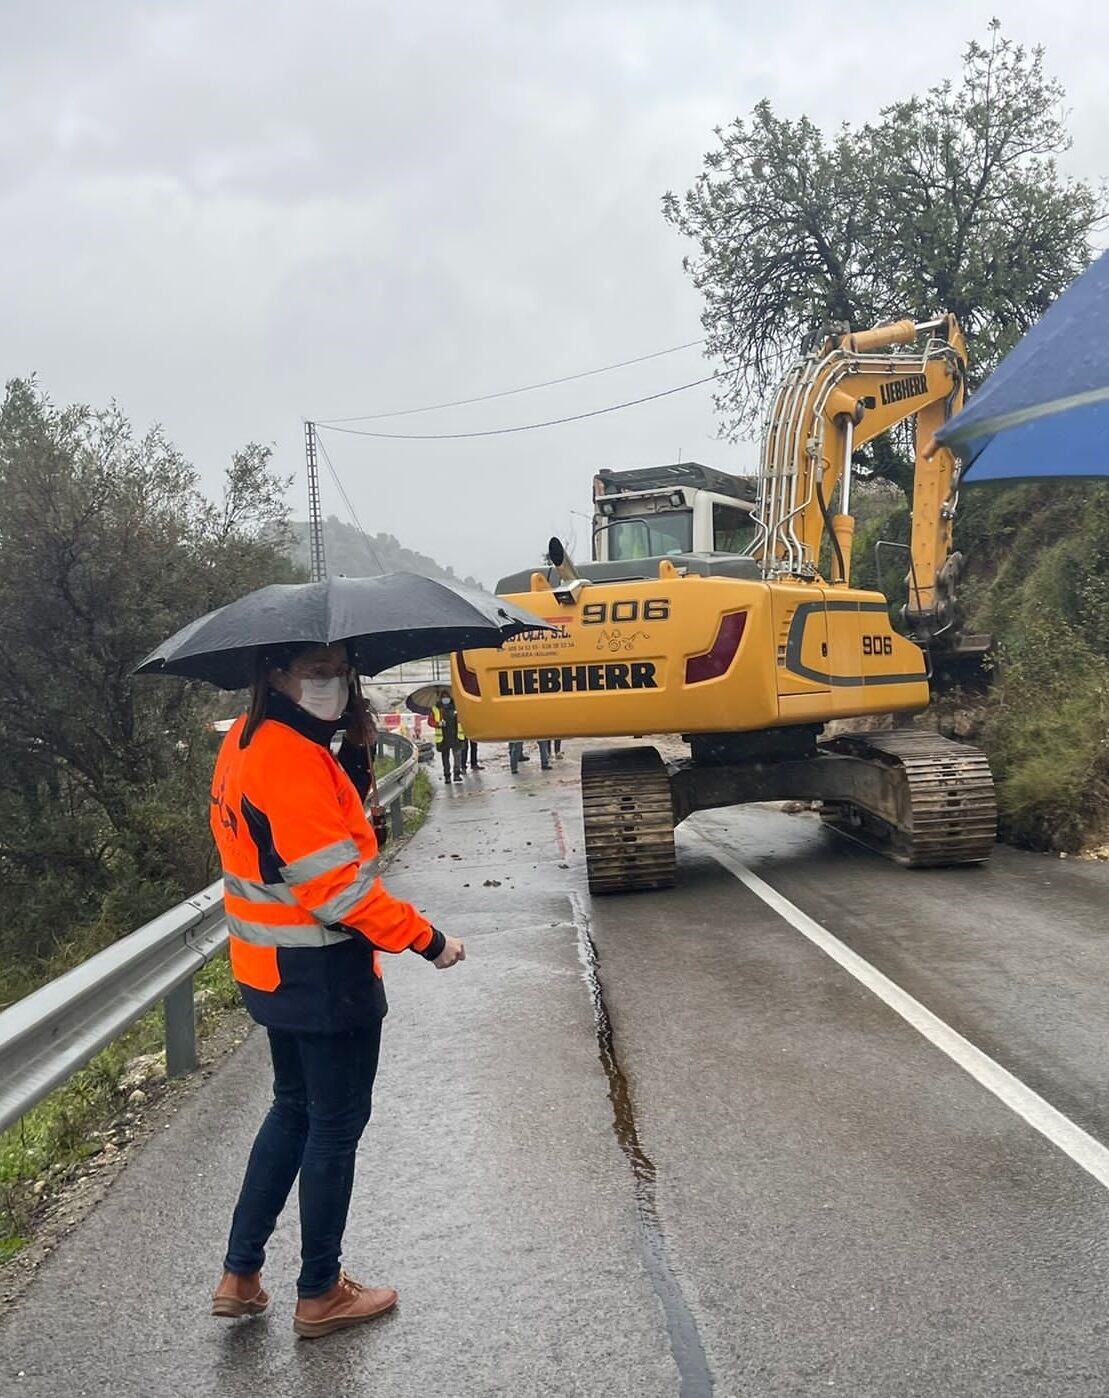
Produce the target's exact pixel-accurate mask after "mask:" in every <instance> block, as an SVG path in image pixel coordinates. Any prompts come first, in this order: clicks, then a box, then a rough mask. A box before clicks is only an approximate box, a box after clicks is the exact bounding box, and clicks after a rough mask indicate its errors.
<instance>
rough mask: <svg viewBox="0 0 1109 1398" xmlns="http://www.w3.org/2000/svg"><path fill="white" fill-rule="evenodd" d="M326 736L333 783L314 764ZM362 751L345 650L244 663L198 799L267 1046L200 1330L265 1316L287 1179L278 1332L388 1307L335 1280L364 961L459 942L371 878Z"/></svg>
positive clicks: (370, 1045)
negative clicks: (292, 1239)
mask: <svg viewBox="0 0 1109 1398" xmlns="http://www.w3.org/2000/svg"><path fill="white" fill-rule="evenodd" d="M340 728H345V729H346V738H345V741H344V745H343V748H342V749H341V751H340V758H341V760H342V764H343V765H342V766H341V765H340V763H339V762H337V761H336V760H335V758H334V757H333V756H332V754H331V747H330V744H331V740H332V738H333V737H334V735H335V734H336V733H337V732H338V731H339V729H340ZM369 735H370V717H369V713H368V710H367V708H366V705H365V702H364V700H363V699H362V696H361V693H360V691H359V688H358V679H357V676H356V675H355V673H354V671H353V669H352V667H351V665H350V663H349V660H348V656H347V651H346V647H345V645H343V644H342V643H338V644H336V645H332V646H309V647H305V646H299V647H298V646H288V647H281V648H274V649H272V650H270V651H267V652H264V653H262V654H260V655H259V656H258V661H257V668H256V677H255V682H254V688H253V692H252V695H251V704H250V710H249V713H247V714H244V715H243V716H242V717H241V718H240V719H239V720H238V721H237V722H236V724H235V725H234V727H233V728H232V729H231V731H230V732H229V733H228V734H227V736H226V738H225V739H224V742H223V746H222V748H221V750H220V754H219V758H218V760H217V762H216V770H215V776H214V778H213V785H212V806H211V823H212V832H213V834H214V836H215V840H216V845H217V847H218V849H219V854H220V859H221V862H222V864H223V880H224V902H225V905H226V909H227V920H228V928H229V931H230V933H231V936H230V950H231V969H232V973H233V975H234V977H235V980H236V981H237V982H238V984H239V988H240V990H241V992H242V996H243V1000H244V1002H245V1004H246V1007H247V1009H248V1010H249V1012H250V1014H251V1015H252V1016H253V1018H254V1019H255V1020H257V1021H258V1023H259V1024H261V1025H263V1026H264V1027H265V1028H266V1030H267V1033H268V1035H269V1043H270V1053H271V1056H272V1059H273V1074H274V1087H273V1092H274V1098H273V1105H272V1106H271V1107H270V1110H269V1114H268V1115H267V1117H266V1119H265V1121H264V1122H263V1123H262V1127H261V1129H260V1130H259V1132H258V1135H257V1138H256V1139H255V1142H254V1146H253V1149H252V1150H251V1153H250V1159H249V1161H248V1163H247V1167H246V1176H245V1178H244V1180H243V1184H242V1189H241V1191H240V1194H239V1201H238V1204H237V1205H236V1208H235V1213H234V1217H233V1219H232V1223H231V1236H230V1240H229V1242H228V1247H227V1256H226V1259H225V1261H224V1274H223V1278H222V1280H221V1281H220V1284H219V1286H218V1287H217V1288H216V1292H215V1295H214V1296H213V1298H212V1313H213V1315H220V1316H244V1315H258V1314H261V1312H262V1311H264V1310H265V1309H266V1307H267V1306H268V1304H269V1296H268V1295H267V1293H266V1292H265V1291H264V1290H263V1289H262V1282H261V1269H262V1263H263V1261H264V1259H265V1246H266V1243H267V1241H268V1239H269V1237H270V1234H271V1233H272V1232H273V1229H274V1226H275V1224H276V1222H277V1218H278V1215H279V1214H280V1213H281V1210H282V1209H283V1208H284V1205H285V1201H286V1199H287V1198H288V1195H289V1191H290V1190H291V1188H292V1185H293V1181H294V1180H295V1179H296V1178H297V1175H298V1174H299V1176H300V1186H299V1198H300V1224H301V1270H300V1276H299V1278H298V1281H297V1295H298V1300H297V1306H296V1313H295V1316H294V1320H293V1329H294V1330H295V1331H296V1332H297V1334H298V1335H302V1336H306V1337H310V1336H318V1335H326V1334H329V1333H330V1332H331V1331H333V1330H338V1329H341V1328H343V1327H345V1326H348V1325H356V1324H359V1323H360V1322H362V1321H366V1320H370V1319H372V1318H373V1317H374V1316H377V1315H381V1314H383V1313H384V1312H385V1311H388V1310H391V1309H392V1307H393V1306H394V1305H395V1304H396V1301H397V1293H396V1292H395V1291H394V1290H392V1289H391V1288H388V1287H366V1286H361V1285H360V1284H359V1283H358V1282H356V1281H353V1280H352V1279H351V1278H350V1277H348V1276H347V1275H346V1274H345V1273H344V1272H342V1271H341V1270H340V1267H339V1257H340V1253H341V1248H342V1239H343V1230H344V1228H345V1226H346V1219H347V1211H348V1209H349V1206H350V1197H351V1188H352V1185H353V1182H354V1161H355V1151H356V1148H357V1146H358V1141H359V1139H360V1137H361V1135H362V1132H363V1130H364V1129H365V1126H366V1123H367V1122H368V1121H369V1117H370V1107H371V1100H372V1094H373V1084H374V1076H375V1073H376V1071H377V1061H378V1050H379V1046H380V1040H381V1022H382V1020H383V1019H384V1017H385V1014H386V1008H387V1007H386V1002H385V990H384V987H383V985H382V980H381V967H380V961H379V952H382V951H388V952H400V951H404V950H412V951H415V952H418V953H419V954H420V955H421V956H423V957H425V958H426V959H427V960H428V961H431V962H433V963H434V965H436V966H437V967H439V968H440V969H445V968H446V967H448V966H453V965H454V964H455V962H457V961H461V960H463V959H464V958H465V949H464V947H463V945H462V943H461V942H460V941H457V940H456V939H455V938H453V937H447V936H444V934H443V933H442V932H439V931H437V930H436V929H435V928H434V927H432V926H431V924H430V923H429V922H428V921H427V920H426V919H425V918H423V917H422V916H421V915H420V914H419V913H418V912H417V911H416V909H415V908H414V907H412V905H411V904H410V903H403V902H401V901H400V900H398V899H396V898H394V897H392V895H391V894H389V893H387V892H386V890H385V889H384V887H383V886H382V883H381V880H380V878H379V877H378V874H377V858H376V856H377V841H376V840H375V838H374V833H373V830H372V828H371V827H370V825H369V823H368V821H367V820H366V816H365V812H364V810H363V807H362V799H361V797H360V795H359V792H358V791H356V786H355V783H357V784H358V785H359V786H361V785H362V782H361V779H360V774H362V773H365V772H366V764H365V754H366V741H367V739H368V737H369ZM344 768H346V769H347V770H344ZM348 772H349V773H350V775H348ZM352 776H353V778H354V780H353V781H352ZM364 794H365V789H364V787H363V789H362V793H361V796H362V797H364Z"/></svg>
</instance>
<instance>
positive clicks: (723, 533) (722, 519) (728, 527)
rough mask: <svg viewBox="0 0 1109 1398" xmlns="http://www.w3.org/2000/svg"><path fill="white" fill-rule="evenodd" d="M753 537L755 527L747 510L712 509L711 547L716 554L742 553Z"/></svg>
mask: <svg viewBox="0 0 1109 1398" xmlns="http://www.w3.org/2000/svg"><path fill="white" fill-rule="evenodd" d="M754 535H755V525H754V521H753V520H752V518H751V515H750V514H749V513H748V511H747V510H737V509H736V508H735V506H734V505H716V504H714V505H713V507H712V546H713V548H714V549H715V550H716V552H717V553H742V552H743V550H744V549H745V548H746V547H747V545H748V544H749V543H750V542H751V540H752V539H753V538H754Z"/></svg>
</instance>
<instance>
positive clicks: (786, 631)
mask: <svg viewBox="0 0 1109 1398" xmlns="http://www.w3.org/2000/svg"><path fill="white" fill-rule="evenodd" d="M570 597H571V594H570V593H566V594H564V600H562V601H560V600H559V597H558V595H557V590H556V591H552V590H550V589H549V588H547V587H543V588H539V589H536V590H534V591H531V592H527V593H519V594H514V595H512V596H510V598H509V600H510V601H513V602H516V603H518V604H519V605H521V606H523V607H526V608H528V609H529V610H530V611H532V612H534V613H535V614H536V615H538V616H541V617H543V618H544V619H545V620H547V621H549V622H551V623H553V624H554V625H555V626H557V627H558V630H557V632H555V633H553V634H551V633H547V632H537V633H532V634H529V635H526V636H522V637H520V638H519V639H517V640H515V641H510V642H509V643H508V644H506V645H505V646H504V647H503V648H502V649H501V650H478V651H467V652H465V654H464V656H463V664H462V665H461V666H460V665H459V663H458V660H457V658H456V659H455V661H454V692H455V695H456V696H457V702H458V707H459V710H460V712H461V715H462V721H463V723H464V724H465V727H466V731H467V733H469V734H470V736H471V737H472V738H474V739H475V740H477V741H483V742H492V741H498V740H499V741H505V740H508V739H513V738H547V737H549V738H574V737H596V738H600V737H635V736H638V735H641V734H646V733H743V732H748V733H749V732H753V731H757V730H758V729H761V728H776V727H780V726H782V725H790V724H820V723H824V722H826V721H827V720H829V719H832V718H846V717H852V716H856V715H862V714H870V713H888V712H892V711H904V710H912V709H918V708H922V707H924V706H925V705H926V704H927V702H928V685H927V680H926V676H925V665H924V658H923V655H922V653H921V651H920V650H919V648H918V647H917V646H914V645H913V644H912V643H911V642H910V641H907V640H905V639H904V637H902V636H899V635H897V634H896V633H895V632H894V631H893V629H892V627H891V626H890V621H889V616H888V613H887V610H886V604H885V602H884V601H883V599H882V598H881V597H880V596H879V595H878V594H877V593H873V592H860V591H857V590H854V589H845V588H828V587H824V586H822V585H820V584H815V583H814V584H794V583H765V582H759V581H754V580H746V579H735V578H728V577H701V576H684V577H683V576H680V575H673V576H669V577H664V578H657V579H646V580H637V581H633V582H616V583H590V584H588V585H587V586H585V587H583V588H581V589H579V590H578V592H577V595H576V596H575V597H573V599H572V600H570ZM475 690H476V692H475Z"/></svg>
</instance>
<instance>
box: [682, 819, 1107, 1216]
mask: <svg viewBox="0 0 1109 1398" xmlns="http://www.w3.org/2000/svg"><path fill="white" fill-rule="evenodd" d="M682 836H683V838H685V837H691V838H693V839H695V840H697V841H699V842H700V843H701V844H703V845H704V846H706V848H707V852H708V853H709V854H711V856H712V857H713V859H715V860H716V861H717V863H718V864H720V865H722V867H723V868H725V869H727V871H728V873H730V874H731V875H733V877H735V878H736V879H738V880H739V882H740V883H741V884H743V886H744V887H745V888H747V889H748V890H749V891H750V892H751V893H753V894H754V895H755V897H756V898H759V899H761V901H762V902H763V903H765V904H766V905H767V907H768V908H770V909H772V910H773V911H774V912H776V913H777V914H778V916H779V917H781V918H782V919H783V920H784V921H786V922H788V923H789V924H790V926H791V927H793V929H794V930H795V931H797V932H800V933H801V935H802V936H803V937H805V938H806V939H807V940H808V941H810V942H812V944H813V945H814V946H816V947H818V948H819V949H820V950H821V951H822V952H824V954H825V955H826V956H828V957H830V958H831V959H832V960H833V961H834V962H836V964H837V965H839V966H840V967H842V969H843V970H845V971H846V972H847V973H848V975H850V976H853V977H854V978H855V980H857V981H858V982H859V983H860V985H863V986H865V987H866V989H867V990H869V991H870V992H871V993H872V994H873V995H876V996H877V997H878V999H879V1000H881V1001H882V1002H883V1003H884V1004H885V1005H887V1006H888V1007H889V1008H890V1009H891V1010H893V1012H894V1013H895V1014H897V1015H899V1016H900V1017H901V1018H902V1019H903V1020H904V1021H905V1022H906V1023H907V1024H909V1025H911V1026H912V1028H913V1029H915V1030H916V1031H917V1033H918V1034H921V1035H922V1036H923V1037H924V1038H925V1039H927V1040H928V1042H929V1043H930V1044H932V1045H933V1046H934V1047H935V1048H938V1049H939V1050H940V1052H941V1053H943V1054H945V1055H946V1056H947V1057H948V1058H949V1059H950V1060H951V1061H952V1062H953V1063H954V1064H956V1066H957V1067H959V1068H962V1070H963V1071H964V1072H965V1073H967V1074H969V1076H970V1077H972V1078H973V1079H974V1080H975V1081H976V1082H977V1083H978V1084H979V1085H980V1086H982V1087H984V1088H985V1089H986V1091H987V1092H989V1093H991V1094H992V1095H993V1096H994V1097H996V1098H997V1100H998V1101H999V1102H1001V1103H1002V1104H1003V1105H1004V1106H1006V1107H1008V1108H1009V1110H1010V1111H1012V1112H1014V1113H1015V1114H1016V1115H1017V1116H1019V1117H1020V1118H1021V1119H1022V1120H1023V1121H1025V1122H1026V1123H1027V1124H1028V1125H1029V1126H1031V1127H1032V1129H1033V1130H1034V1131H1038V1132H1039V1134H1040V1135H1041V1136H1043V1137H1044V1138H1045V1139H1046V1140H1048V1141H1050V1142H1051V1144H1052V1145H1053V1146H1055V1147H1056V1148H1057V1149H1058V1150H1061V1151H1062V1152H1063V1154H1064V1155H1066V1156H1068V1157H1069V1158H1070V1159H1071V1160H1073V1161H1074V1163H1075V1164H1076V1165H1079V1166H1081V1168H1082V1169H1083V1170H1085V1171H1086V1172H1087V1174H1090V1175H1092V1176H1093V1177H1094V1179H1095V1180H1097V1182H1098V1184H1100V1185H1101V1186H1102V1187H1103V1188H1105V1189H1109V1149H1106V1147H1105V1146H1103V1145H1102V1144H1101V1142H1100V1141H1099V1140H1097V1139H1096V1138H1095V1137H1094V1136H1091V1135H1090V1133H1089V1132H1088V1131H1085V1130H1083V1128H1082V1127H1081V1126H1079V1125H1078V1124H1077V1123H1076V1122H1073V1121H1071V1119H1070V1117H1067V1116H1064V1115H1063V1113H1062V1112H1061V1111H1059V1109H1058V1108H1057V1107H1053V1106H1052V1105H1051V1103H1050V1102H1048V1101H1047V1100H1046V1098H1043V1097H1041V1096H1040V1094H1039V1093H1038V1092H1035V1091H1034V1090H1033V1089H1032V1088H1030V1087H1029V1086H1028V1085H1027V1084H1026V1083H1024V1082H1022V1081H1021V1080H1020V1078H1018V1077H1016V1076H1015V1075H1014V1074H1013V1073H1010V1072H1009V1070H1008V1068H1003V1067H1002V1066H1001V1064H1000V1063H998V1062H997V1061H996V1060H995V1059H993V1058H991V1057H990V1056H989V1054H987V1053H984V1052H983V1051H982V1050H981V1049H980V1048H976V1047H975V1045H974V1044H972V1043H971V1042H970V1040H969V1039H966V1038H964V1037H963V1035H962V1034H960V1033H959V1031H958V1030H957V1029H952V1027H951V1026H950V1025H949V1024H948V1023H947V1022H946V1021H945V1020H942V1019H940V1017H939V1015H937V1014H934V1013H933V1012H932V1011H931V1010H930V1009H928V1007H927V1006H926V1005H922V1004H921V1002H920V1001H919V1000H917V999H916V998H915V997H914V996H912V995H910V994H909V992H908V991H907V990H903V989H902V988H901V987H900V986H899V985H898V984H897V983H896V982H895V981H892V980H890V978H889V977H888V976H887V975H885V974H884V972H882V971H879V970H878V968H877V967H876V966H872V965H871V963H870V962H869V961H867V960H866V959H865V958H864V957H862V956H860V955H859V954H858V952H855V951H852V950H851V948H850V947H849V946H847V945H846V944H845V943H844V942H841V941H840V939H839V938H838V937H836V936H834V935H833V933H831V932H829V931H828V929H827V928H826V927H823V926H821V924H820V923H819V922H817V921H816V919H815V918H812V917H810V916H809V915H808V913H805V912H802V911H801V909H800V908H799V907H797V905H796V904H795V903H791V902H790V900H789V899H788V898H787V897H786V896H785V894H783V893H779V892H778V890H777V889H776V888H772V887H771V885H770V884H768V883H767V882H766V881H765V880H764V879H761V878H759V876H758V874H756V873H754V871H753V870H751V869H749V868H748V867H747V865H746V864H744V863H743V861H742V860H740V859H737V858H736V857H735V855H733V854H732V853H731V852H730V851H729V850H728V849H726V848H725V847H724V846H723V845H721V844H720V842H719V841H718V840H717V839H715V838H714V837H713V836H712V835H709V834H706V833H705V832H703V831H700V830H695V829H688V828H687V829H685V830H683V831H682Z"/></svg>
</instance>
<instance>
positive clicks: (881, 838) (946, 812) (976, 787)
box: [820, 729, 997, 868]
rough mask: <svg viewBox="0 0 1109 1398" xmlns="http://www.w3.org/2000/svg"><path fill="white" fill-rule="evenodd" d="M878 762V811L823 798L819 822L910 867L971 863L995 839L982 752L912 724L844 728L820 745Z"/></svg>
mask: <svg viewBox="0 0 1109 1398" xmlns="http://www.w3.org/2000/svg"><path fill="white" fill-rule="evenodd" d="M820 747H821V749H822V750H823V751H825V752H832V753H841V754H844V755H846V756H850V757H855V758H862V759H864V760H866V761H868V762H873V763H875V764H877V765H878V766H879V767H880V768H881V769H882V771H883V774H884V778H885V781H886V786H887V790H886V791H885V793H884V797H885V799H884V800H883V801H882V809H881V810H869V809H867V808H865V807H863V806H861V805H858V804H854V803H852V802H851V801H850V800H844V801H840V800H834V801H827V800H826V801H825V808H824V812H823V818H824V821H825V823H826V824H828V825H831V826H832V827H833V828H834V829H836V830H839V831H840V832H841V833H842V834H844V835H848V836H850V837H851V838H852V839H854V840H857V841H859V843H861V844H864V845H866V846H867V847H868V848H870V849H873V850H876V851H877V852H878V853H879V854H884V855H886V856H887V857H888V858H890V859H895V860H897V861H898V863H900V864H907V865H909V866H910V867H912V868H928V867H933V868H935V867H939V866H943V865H952V864H978V863H981V861H982V860H984V859H988V858H989V854H990V850H991V849H992V848H993V846H994V842H995V840H996V839H997V798H996V796H995V794H994V785H993V776H992V774H991V772H990V765H989V762H988V761H987V760H986V754H985V753H984V752H982V751H980V750H979V749H978V748H973V747H969V746H968V745H967V744H966V743H954V742H952V741H951V740H950V739H948V738H941V737H940V736H939V735H938V734H936V733H923V732H919V731H916V730H913V729H905V730H903V731H895V732H892V733H848V734H844V735H843V736H841V737H838V738H832V739H830V740H829V741H827V742H824V743H821V744H820Z"/></svg>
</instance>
